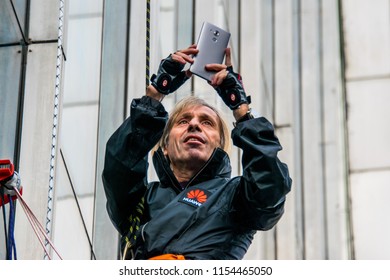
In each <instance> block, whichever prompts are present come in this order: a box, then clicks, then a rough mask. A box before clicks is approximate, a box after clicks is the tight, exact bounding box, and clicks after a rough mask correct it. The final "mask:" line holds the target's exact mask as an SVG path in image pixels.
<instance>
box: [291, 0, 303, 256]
mask: <svg viewBox="0 0 390 280" xmlns="http://www.w3.org/2000/svg"><path fill="white" fill-rule="evenodd" d="M300 12H301V0H293V26H292V27H293V99H294V100H293V105H294V109H295V110H294V120H293V121H294V128H295V130H294V151H295V155H294V165H295V174H294V175H295V176H294V177H295V178H294V180H295V184H294V187H295V190H296V195H295V207H296V214H295V220H296V229H295V230H296V242H297V244H296V248H297V252H296V256H297V259H305V258H306V256H305V231H304V228H305V224H304V223H305V220H304V195H303V193H304V182H303V162H302V160H303V157H302V154H303V143H302V80H301V79H302V65H301V52H302V49H301V15H300Z"/></svg>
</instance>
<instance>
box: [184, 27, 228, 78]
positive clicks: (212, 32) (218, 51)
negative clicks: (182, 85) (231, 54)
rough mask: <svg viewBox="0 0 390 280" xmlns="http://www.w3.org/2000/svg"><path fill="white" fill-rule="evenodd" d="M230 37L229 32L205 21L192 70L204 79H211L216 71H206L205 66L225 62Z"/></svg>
mask: <svg viewBox="0 0 390 280" xmlns="http://www.w3.org/2000/svg"><path fill="white" fill-rule="evenodd" d="M229 39H230V33H229V32H227V31H225V30H223V29H222V28H219V27H217V26H215V25H213V24H211V23H209V22H204V23H203V25H202V28H201V30H200V33H199V37H198V41H197V47H196V48H197V49H198V50H199V52H198V53H197V54H196V55H195V56H194V63H193V64H192V65H191V67H190V71H191V72H192V73H194V74H195V75H197V76H199V77H201V78H203V79H206V80H208V81H211V79H212V76H213V75H214V74H215V72H212V71H206V69H205V66H206V64H211V63H218V64H222V63H223V58H224V57H225V50H226V48H227V46H228V42H229Z"/></svg>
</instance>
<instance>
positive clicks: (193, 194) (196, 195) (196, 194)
mask: <svg viewBox="0 0 390 280" xmlns="http://www.w3.org/2000/svg"><path fill="white" fill-rule="evenodd" d="M187 198H189V199H194V200H196V201H198V202H200V203H205V202H206V200H207V194H205V193H204V191H202V190H192V191H190V192H189V193H187Z"/></svg>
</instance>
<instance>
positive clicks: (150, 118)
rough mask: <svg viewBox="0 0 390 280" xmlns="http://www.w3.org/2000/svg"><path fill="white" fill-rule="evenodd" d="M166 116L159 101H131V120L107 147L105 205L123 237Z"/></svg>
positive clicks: (143, 99) (116, 132)
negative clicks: (150, 155)
mask: <svg viewBox="0 0 390 280" xmlns="http://www.w3.org/2000/svg"><path fill="white" fill-rule="evenodd" d="M167 116H168V114H167V112H166V111H165V109H164V107H163V106H162V104H161V103H160V102H158V101H156V100H154V99H152V98H149V97H147V96H144V97H142V98H141V99H134V100H133V101H132V104H131V111H130V117H129V118H127V119H126V120H125V121H124V123H123V124H122V125H121V126H120V127H119V128H118V129H117V130H116V131H115V132H114V133H113V135H112V136H111V137H110V138H109V140H108V142H107V144H106V154H105V160H104V169H103V174H102V180H103V186H104V191H105V194H106V197H107V205H106V206H107V211H108V215H109V217H110V219H111V221H112V223H113V224H114V226H115V227H116V229H117V230H118V231H119V232H120V233H121V234H122V235H123V234H124V233H125V232H126V231H128V227H129V222H128V217H129V216H130V215H131V213H132V212H133V211H134V210H135V206H136V205H137V203H138V202H139V200H140V199H141V197H142V196H143V195H144V193H145V191H146V186H147V168H148V161H147V156H148V153H149V151H150V150H151V149H152V148H153V147H154V146H155V145H156V144H157V142H158V140H159V139H160V137H161V135H162V131H163V129H164V126H165V123H166V121H167Z"/></svg>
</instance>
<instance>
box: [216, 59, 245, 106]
mask: <svg viewBox="0 0 390 280" xmlns="http://www.w3.org/2000/svg"><path fill="white" fill-rule="evenodd" d="M227 70H228V74H227V76H226V78H225V80H223V82H222V84H221V85H219V86H218V87H216V88H215V90H216V91H217V92H218V94H219V96H220V97H221V98H222V100H223V102H224V103H225V104H226V105H227V106H228V107H229V108H230V109H232V110H235V109H237V108H238V107H239V106H240V105H241V104H244V103H247V104H250V103H251V98H250V96H246V94H245V90H244V87H243V85H242V80H241V76H240V75H239V74H237V73H235V72H233V67H231V66H230V67H228V68H227Z"/></svg>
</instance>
